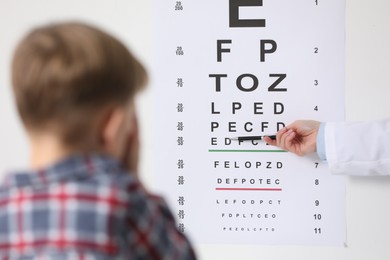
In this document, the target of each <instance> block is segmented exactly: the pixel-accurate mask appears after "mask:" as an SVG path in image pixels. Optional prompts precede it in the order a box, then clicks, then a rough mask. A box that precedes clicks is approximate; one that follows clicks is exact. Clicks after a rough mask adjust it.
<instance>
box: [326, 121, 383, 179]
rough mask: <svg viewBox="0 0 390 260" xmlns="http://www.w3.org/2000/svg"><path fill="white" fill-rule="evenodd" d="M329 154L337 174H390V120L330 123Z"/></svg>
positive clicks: (327, 154) (329, 161) (327, 148)
mask: <svg viewBox="0 0 390 260" xmlns="http://www.w3.org/2000/svg"><path fill="white" fill-rule="evenodd" d="M324 138H325V139H324V140H325V153H326V158H327V161H328V164H329V167H330V170H331V172H332V173H334V174H348V175H361V176H363V175H371V176H372V175H390V119H387V120H382V121H377V122H371V123H326V125H325V135H324Z"/></svg>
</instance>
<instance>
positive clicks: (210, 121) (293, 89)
mask: <svg viewBox="0 0 390 260" xmlns="http://www.w3.org/2000/svg"><path fill="white" fill-rule="evenodd" d="M153 8H154V13H153V19H154V25H153V33H154V34H153V37H154V38H153V44H154V50H153V51H154V54H153V55H154V64H153V69H152V71H151V72H152V73H151V74H152V81H153V82H152V85H153V86H152V87H153V92H154V96H155V107H156V125H155V134H156V138H155V148H156V149H155V150H156V156H155V158H156V160H155V169H156V180H157V181H156V184H157V187H156V188H157V190H158V191H159V192H160V193H161V194H162V195H163V196H165V198H166V199H167V201H168V203H169V205H170V207H171V209H172V210H173V213H174V214H175V216H176V218H177V222H178V227H179V229H180V230H181V231H182V232H184V233H185V234H187V235H188V236H189V237H190V238H191V239H192V241H194V242H195V243H212V244H258V245H344V244H345V243H346V222H345V178H344V177H340V176H333V175H332V174H331V173H330V172H329V170H328V168H327V165H326V163H323V162H321V161H320V160H319V159H318V158H317V156H316V155H313V156H312V157H298V156H296V155H293V154H290V153H287V152H285V151H283V150H280V149H277V148H275V147H271V146H269V145H267V144H265V143H264V142H262V141H245V142H238V141H234V140H231V139H230V138H231V137H236V136H250V135H271V134H274V133H275V132H276V131H278V130H280V129H281V128H283V127H284V126H285V125H288V124H289V123H291V122H292V121H294V120H297V119H315V120H319V121H340V120H344V11H345V1H342V0H297V1H290V0H272V1H271V0H212V1H206V0H201V1H200V0H198V1H191V0H182V1H170V0H155V1H153Z"/></svg>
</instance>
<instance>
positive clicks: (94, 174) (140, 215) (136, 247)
mask: <svg viewBox="0 0 390 260" xmlns="http://www.w3.org/2000/svg"><path fill="white" fill-rule="evenodd" d="M0 259H26V260H27V259H72V260H73V259H76V260H77V259H195V256H194V252H193V250H192V248H191V246H190V244H189V242H188V240H187V239H186V238H185V236H184V235H183V234H182V233H180V232H179V231H178V230H177V228H176V224H175V221H174V218H173V216H172V214H171V213H170V211H169V209H168V207H167V205H166V204H165V203H164V201H163V200H162V199H161V198H160V197H156V196H152V195H150V194H149V193H147V192H146V191H145V189H144V188H143V187H142V185H141V184H140V182H139V181H138V180H137V179H136V178H135V177H134V176H132V175H130V174H129V173H128V172H126V171H125V170H124V169H123V168H121V166H120V165H119V163H118V162H116V161H115V160H112V159H110V158H108V157H105V156H100V155H93V156H72V157H70V158H68V159H66V160H64V161H62V162H60V163H58V164H55V165H53V166H51V167H49V168H47V169H44V170H40V171H36V172H25V173H13V174H10V175H8V176H6V178H5V180H4V183H3V184H2V185H1V186H0Z"/></svg>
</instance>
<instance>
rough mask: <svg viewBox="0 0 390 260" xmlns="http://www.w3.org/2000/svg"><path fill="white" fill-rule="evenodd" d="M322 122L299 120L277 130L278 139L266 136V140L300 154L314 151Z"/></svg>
mask: <svg viewBox="0 0 390 260" xmlns="http://www.w3.org/2000/svg"><path fill="white" fill-rule="evenodd" d="M320 124H321V123H320V122H318V121H314V120H298V121H295V122H293V123H292V124H290V125H288V126H286V127H285V128H283V129H281V130H280V131H279V132H277V133H276V140H272V139H271V138H269V137H264V141H266V142H267V143H268V144H270V145H273V146H277V147H280V148H281V149H283V150H286V151H289V152H292V153H295V154H297V155H299V156H303V155H306V154H310V153H314V152H316V150H317V134H318V129H319V128H320Z"/></svg>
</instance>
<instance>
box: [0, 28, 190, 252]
mask: <svg viewBox="0 0 390 260" xmlns="http://www.w3.org/2000/svg"><path fill="white" fill-rule="evenodd" d="M12 71H13V73H12V80H13V90H14V94H15V98H16V104H17V108H18V111H19V114H20V116H21V118H22V121H23V124H24V126H25V128H26V131H27V134H28V137H29V140H30V142H31V169H30V170H28V171H26V172H19V173H12V174H10V175H8V176H6V178H5V181H4V183H2V184H1V186H0V259H194V258H195V256H194V253H193V250H192V248H191V246H190V244H189V242H188V240H187V239H186V238H185V237H184V235H183V234H181V233H180V232H179V231H178V230H177V229H176V225H175V222H174V219H173V217H172V214H171V213H170V211H169V209H168V208H167V206H166V205H165V203H164V202H163V200H162V199H161V198H159V197H156V196H152V195H150V194H149V193H147V191H145V189H144V188H143V187H142V185H141V184H140V182H139V180H138V179H137V177H136V175H135V173H136V170H137V159H138V158H137V156H138V133H137V124H136V123H137V119H136V116H135V109H134V95H135V94H136V92H137V91H139V90H140V89H141V88H142V87H143V86H144V85H145V83H146V77H147V76H146V72H145V70H144V68H143V67H142V65H141V64H140V63H139V62H138V61H137V60H136V59H135V58H134V57H133V56H132V55H131V53H130V52H129V51H128V50H127V49H126V47H125V46H124V45H122V44H121V43H120V42H119V41H118V40H116V39H114V38H113V37H111V36H109V35H107V34H106V33H104V32H102V31H100V30H98V29H96V28H93V27H90V26H87V25H83V24H79V23H63V24H55V25H50V26H46V27H42V28H38V29H36V30H34V31H33V32H31V33H30V34H29V35H27V37H26V38H24V39H23V40H22V42H21V43H20V45H19V46H18V47H17V49H16V52H15V55H14V59H13V64H12Z"/></svg>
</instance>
